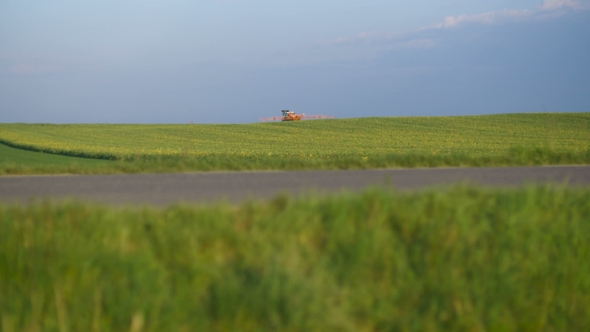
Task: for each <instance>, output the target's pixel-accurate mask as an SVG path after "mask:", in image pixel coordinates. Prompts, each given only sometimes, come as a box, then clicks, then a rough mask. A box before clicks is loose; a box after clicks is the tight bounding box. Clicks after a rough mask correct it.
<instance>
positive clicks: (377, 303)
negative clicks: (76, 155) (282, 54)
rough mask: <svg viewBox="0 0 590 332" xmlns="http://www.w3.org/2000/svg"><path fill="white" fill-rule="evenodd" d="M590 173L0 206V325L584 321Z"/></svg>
mask: <svg viewBox="0 0 590 332" xmlns="http://www.w3.org/2000/svg"><path fill="white" fill-rule="evenodd" d="M589 202H590V189H588V188H585V189H576V188H566V187H552V186H529V187H526V188H521V189H483V188H478V187H466V186H455V187H452V188H449V189H445V190H437V191H435V190H429V191H421V192H409V193H399V192H394V191H391V190H388V189H370V190H367V191H365V192H363V193H360V194H350V193H342V194H338V195H332V196H327V197H319V196H317V197H316V196H313V195H312V196H309V195H308V196H307V197H306V198H299V199H294V198H292V197H289V196H279V197H277V198H275V199H274V200H272V201H269V202H255V201H252V202H246V203H244V204H242V205H241V206H238V207H234V206H230V205H224V204H219V205H214V206H201V207H195V206H188V205H178V206H171V207H168V208H163V209H156V208H151V207H143V208H140V207H127V208H113V207H105V206H100V205H91V204H85V203H76V202H70V203H50V202H37V203H32V204H30V205H26V206H22V205H9V206H7V205H5V206H0V294H2V296H0V318H1V319H2V331H5V332H8V331H26V330H29V331H34V330H43V331H58V330H59V331H68V330H69V331H230V330H234V331H331V330H334V331H387V330H394V331H484V330H485V331H588V330H589V329H590V309H589V308H590V264H587V262H589V261H590V203H589Z"/></svg>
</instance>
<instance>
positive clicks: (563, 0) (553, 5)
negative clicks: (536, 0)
mask: <svg viewBox="0 0 590 332" xmlns="http://www.w3.org/2000/svg"><path fill="white" fill-rule="evenodd" d="M563 8H572V9H576V10H582V9H588V4H583V3H581V2H579V1H575V0H545V2H543V5H541V8H540V9H541V10H544V11H553V10H558V9H563Z"/></svg>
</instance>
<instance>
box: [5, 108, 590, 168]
mask: <svg viewBox="0 0 590 332" xmlns="http://www.w3.org/2000/svg"><path fill="white" fill-rule="evenodd" d="M0 143H2V144H5V145H8V146H11V147H14V148H19V149H24V150H30V151H40V152H46V153H54V154H62V155H67V156H75V157H85V158H99V159H108V160H113V161H119V162H117V163H103V164H100V165H89V164H88V165H84V166H78V167H70V166H68V165H29V164H26V163H21V162H20V161H19V160H18V159H14V160H13V161H12V162H4V163H0V174H39V173H79V174H87V173H137V172H180V171H207V170H269V169H281V170H296V169H363V168H382V167H436V166H500V165H544V164H589V163H590V149H589V147H590V113H539V114H499V115H485V116H449V117H395V118H394V117H390V118H359V119H339V120H321V121H302V122H297V123H292V122H289V123H284V122H279V123H256V124H244V125H98V124H96V125H48V124H0ZM0 152H1V151H0ZM120 161H125V162H120ZM97 166H99V167H97Z"/></svg>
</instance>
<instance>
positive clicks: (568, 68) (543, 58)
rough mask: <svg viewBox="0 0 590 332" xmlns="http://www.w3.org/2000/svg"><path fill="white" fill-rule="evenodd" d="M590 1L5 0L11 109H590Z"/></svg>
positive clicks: (1, 91) (4, 48) (172, 119)
mask: <svg viewBox="0 0 590 332" xmlns="http://www.w3.org/2000/svg"><path fill="white" fill-rule="evenodd" d="M589 31H590V0H545V1H543V0H539V1H536V0H512V1H504V0H501V1H493V2H491V1H490V2H487V1H486V2H483V1H473V0H429V1H411V2H410V1H391V0H390V1H385V0H364V1H350V0H340V1H335V0H314V1H310V0H300V1H276V0H275V1H270V0H251V1H245V0H217V1H216V0H192V1H191V0H169V1H154V0H142V1H139V0H117V1H114V0H103V1H74V0H53V1H51V2H49V1H41V0H32V1H17V0H5V1H2V4H0V122H49V123H96V122H99V123H188V122H189V121H194V122H195V123H248V122H256V121H258V119H259V118H261V117H267V116H274V115H280V110H281V109H292V110H294V111H296V112H300V113H306V114H319V113H321V114H329V115H335V116H337V117H342V118H345V117H363V116H407V115H417V116H420V115H463V114H489V113H512V112H588V111H590V63H589V60H588V59H590V33H589Z"/></svg>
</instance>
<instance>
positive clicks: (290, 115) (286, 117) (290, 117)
mask: <svg viewBox="0 0 590 332" xmlns="http://www.w3.org/2000/svg"><path fill="white" fill-rule="evenodd" d="M281 112H283V116H273V117H270V118H262V119H260V121H279V120H280V121H299V120H310V119H334V116H333V115H322V114H318V115H305V114H297V113H295V112H291V111H289V110H282V111H281Z"/></svg>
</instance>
